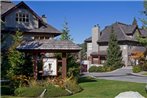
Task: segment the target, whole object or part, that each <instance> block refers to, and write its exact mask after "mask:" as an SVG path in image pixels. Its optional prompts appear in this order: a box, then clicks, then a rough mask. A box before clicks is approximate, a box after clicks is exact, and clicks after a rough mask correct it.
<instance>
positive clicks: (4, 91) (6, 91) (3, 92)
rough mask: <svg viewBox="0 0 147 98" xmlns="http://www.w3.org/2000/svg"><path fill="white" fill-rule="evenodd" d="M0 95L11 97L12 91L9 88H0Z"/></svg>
mask: <svg viewBox="0 0 147 98" xmlns="http://www.w3.org/2000/svg"><path fill="white" fill-rule="evenodd" d="M0 89H1V95H12V94H13V92H14V89H13V88H11V87H9V86H1V88H0Z"/></svg>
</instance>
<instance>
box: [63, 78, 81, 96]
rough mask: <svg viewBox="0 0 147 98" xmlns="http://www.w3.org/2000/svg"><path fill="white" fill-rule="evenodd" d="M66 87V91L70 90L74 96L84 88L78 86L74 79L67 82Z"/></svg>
mask: <svg viewBox="0 0 147 98" xmlns="http://www.w3.org/2000/svg"><path fill="white" fill-rule="evenodd" d="M64 87H65V89H68V90H70V91H71V92H72V93H73V94H74V93H77V92H80V91H81V90H82V88H81V87H80V86H79V85H78V83H77V81H76V79H74V78H73V79H70V80H69V79H67V80H65V83H64Z"/></svg>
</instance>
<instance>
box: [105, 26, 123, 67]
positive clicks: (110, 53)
mask: <svg viewBox="0 0 147 98" xmlns="http://www.w3.org/2000/svg"><path fill="white" fill-rule="evenodd" d="M121 62H122V55H121V50H120V46H119V45H118V41H117V36H116V35H115V33H114V30H113V27H112V31H111V34H110V38H109V43H108V49H107V60H106V66H109V67H110V66H112V67H114V68H119V67H121Z"/></svg>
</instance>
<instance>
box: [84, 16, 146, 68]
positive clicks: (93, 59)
mask: <svg viewBox="0 0 147 98" xmlns="http://www.w3.org/2000/svg"><path fill="white" fill-rule="evenodd" d="M112 27H113V30H114V33H115V34H116V36H117V40H118V44H119V46H120V48H121V50H122V62H123V63H124V64H125V66H128V65H131V64H132V63H134V60H133V59H132V58H131V57H130V56H131V55H132V53H133V52H134V51H141V52H143V51H145V48H144V47H142V46H141V45H140V44H139V43H138V41H137V39H136V36H137V34H140V35H141V36H142V37H147V31H146V30H143V29H140V28H139V27H138V25H137V22H136V20H135V19H134V21H133V23H132V24H131V25H128V24H124V23H121V22H115V23H113V24H112V25H109V26H106V27H105V28H104V29H103V30H101V31H100V27H99V25H95V26H94V27H93V28H92V37H89V38H87V39H86V40H85V42H86V43H87V59H88V60H89V61H90V63H91V64H103V63H105V61H106V59H107V48H108V42H109V36H110V33H111V30H112Z"/></svg>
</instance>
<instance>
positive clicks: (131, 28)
mask: <svg viewBox="0 0 147 98" xmlns="http://www.w3.org/2000/svg"><path fill="white" fill-rule="evenodd" d="M112 27H113V29H114V33H115V34H116V35H117V39H118V41H137V40H136V39H135V38H133V37H132V38H131V37H129V35H133V34H134V33H135V30H136V29H138V26H137V25H127V24H124V23H121V22H115V23H113V24H112V25H110V26H106V27H105V28H104V29H103V30H102V31H101V32H100V33H101V36H100V39H99V40H98V42H99V43H100V42H108V41H109V36H110V33H111V29H112ZM139 31H140V33H141V35H142V37H147V30H143V29H139ZM85 42H92V37H89V38H87V39H86V40H85Z"/></svg>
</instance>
